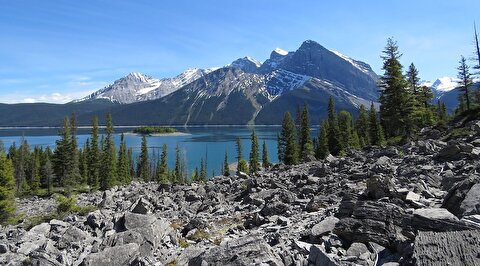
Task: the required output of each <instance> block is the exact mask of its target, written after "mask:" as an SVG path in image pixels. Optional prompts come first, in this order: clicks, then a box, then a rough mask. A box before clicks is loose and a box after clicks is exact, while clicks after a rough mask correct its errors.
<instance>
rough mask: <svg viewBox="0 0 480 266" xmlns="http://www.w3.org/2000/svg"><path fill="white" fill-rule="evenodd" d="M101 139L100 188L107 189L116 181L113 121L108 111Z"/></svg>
mask: <svg viewBox="0 0 480 266" xmlns="http://www.w3.org/2000/svg"><path fill="white" fill-rule="evenodd" d="M105 133H106V135H105V139H104V141H103V151H102V165H101V168H100V173H99V174H100V175H99V178H100V189H102V190H107V189H109V188H110V187H112V186H113V185H114V184H115V183H116V174H117V163H116V157H117V156H116V152H115V143H114V142H113V122H112V116H111V114H110V113H108V114H107V126H106V129H105Z"/></svg>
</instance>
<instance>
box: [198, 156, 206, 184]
mask: <svg viewBox="0 0 480 266" xmlns="http://www.w3.org/2000/svg"><path fill="white" fill-rule="evenodd" d="M207 179H208V178H207V160H203V158H202V159H201V160H200V175H199V181H201V182H207Z"/></svg>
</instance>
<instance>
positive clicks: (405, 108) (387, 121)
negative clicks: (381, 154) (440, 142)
mask: <svg viewBox="0 0 480 266" xmlns="http://www.w3.org/2000/svg"><path fill="white" fill-rule="evenodd" d="M383 54H384V55H383V56H382V59H383V68H382V69H383V70H384V71H385V72H384V74H383V76H381V77H380V81H379V87H380V88H381V90H380V103H381V106H380V118H381V123H382V126H383V128H385V135H386V136H387V137H389V138H390V137H396V136H401V137H404V136H407V135H409V134H410V132H408V130H409V128H408V126H409V121H410V119H411V112H412V109H411V108H410V106H409V105H410V103H411V102H410V100H411V99H410V97H409V91H408V83H407V81H406V80H405V78H404V76H403V74H402V64H401V63H400V61H399V59H400V57H401V56H402V55H401V54H400V52H399V51H398V45H397V43H396V42H395V41H394V40H393V39H391V38H389V39H388V40H387V46H386V47H385V50H384V51H383ZM372 142H373V141H372Z"/></svg>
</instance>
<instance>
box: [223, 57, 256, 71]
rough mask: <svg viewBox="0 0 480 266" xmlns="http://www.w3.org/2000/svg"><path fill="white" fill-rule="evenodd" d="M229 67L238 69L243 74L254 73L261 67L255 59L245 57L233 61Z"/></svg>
mask: <svg viewBox="0 0 480 266" xmlns="http://www.w3.org/2000/svg"><path fill="white" fill-rule="evenodd" d="M228 66H229V67H236V68H240V69H241V70H243V71H245V72H256V71H257V69H258V68H259V67H260V66H262V62H260V61H258V60H256V59H255V58H252V57H249V56H245V57H243V58H239V59H237V60H235V61H233V62H232V63H231V64H230V65H228Z"/></svg>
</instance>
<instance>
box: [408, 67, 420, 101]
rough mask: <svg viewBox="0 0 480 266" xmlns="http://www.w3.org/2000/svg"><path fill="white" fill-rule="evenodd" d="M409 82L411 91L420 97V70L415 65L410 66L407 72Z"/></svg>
mask: <svg viewBox="0 0 480 266" xmlns="http://www.w3.org/2000/svg"><path fill="white" fill-rule="evenodd" d="M407 81H408V86H409V87H410V91H411V93H412V94H413V95H415V96H416V95H418V93H419V84H420V78H419V77H418V70H417V68H416V67H415V65H414V64H413V63H411V64H410V66H409V67H408V71H407Z"/></svg>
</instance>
